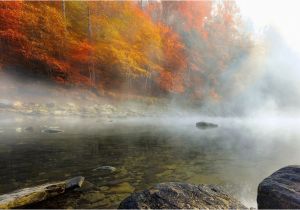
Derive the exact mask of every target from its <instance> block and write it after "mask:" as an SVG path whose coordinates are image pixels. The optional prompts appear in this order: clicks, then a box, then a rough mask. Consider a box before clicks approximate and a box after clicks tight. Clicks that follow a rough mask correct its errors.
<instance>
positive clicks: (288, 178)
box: [257, 166, 300, 209]
mask: <svg viewBox="0 0 300 210" xmlns="http://www.w3.org/2000/svg"><path fill="white" fill-rule="evenodd" d="M257 205H258V208H259V209H299V208H300V166H287V167H284V168H281V169H279V170H278V171H276V172H275V173H273V174H272V175H271V176H269V177H267V178H265V179H264V180H263V181H262V182H261V183H260V184H259V186H258V193H257Z"/></svg>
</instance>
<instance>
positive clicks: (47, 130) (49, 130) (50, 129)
mask: <svg viewBox="0 0 300 210" xmlns="http://www.w3.org/2000/svg"><path fill="white" fill-rule="evenodd" d="M42 132H43V133H62V132H64V131H63V130H60V129H59V128H58V127H48V128H45V129H44V130H42Z"/></svg>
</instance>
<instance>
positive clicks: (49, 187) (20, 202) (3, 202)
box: [0, 176, 84, 209]
mask: <svg viewBox="0 0 300 210" xmlns="http://www.w3.org/2000/svg"><path fill="white" fill-rule="evenodd" d="M83 181H84V177H82V176H79V177H75V178H72V179H69V180H66V181H61V182H54V183H48V184H44V185H39V186H36V187H31V188H24V189H21V190H17V191H15V192H12V193H9V194H4V195H1V196H0V209H10V208H19V207H23V206H27V205H29V204H32V203H36V202H40V201H43V200H46V199H48V198H51V197H54V196H57V195H59V194H63V193H65V192H66V190H69V189H74V188H76V187H81V185H82V183H83Z"/></svg>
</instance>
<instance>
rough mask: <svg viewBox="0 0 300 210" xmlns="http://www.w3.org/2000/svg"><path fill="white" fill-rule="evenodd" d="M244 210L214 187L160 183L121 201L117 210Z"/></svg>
mask: <svg viewBox="0 0 300 210" xmlns="http://www.w3.org/2000/svg"><path fill="white" fill-rule="evenodd" d="M182 208H184V209H191V208H199V209H246V206H244V205H243V204H241V203H240V202H239V201H238V200H236V199H235V198H233V197H232V196H230V195H229V194H227V193H226V192H224V191H223V189H222V188H221V187H219V186H216V185H204V184H201V185H193V184H186V183H176V182H169V183H161V184H158V185H156V186H155V187H152V188H150V189H147V190H144V191H142V192H137V193H133V194H132V195H131V196H129V197H128V198H126V199H125V200H123V201H122V202H121V204H120V206H119V209H182Z"/></svg>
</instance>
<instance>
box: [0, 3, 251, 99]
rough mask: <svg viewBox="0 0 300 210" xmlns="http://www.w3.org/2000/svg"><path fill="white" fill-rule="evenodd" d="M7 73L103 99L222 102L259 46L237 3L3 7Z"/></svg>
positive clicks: (0, 46) (0, 41)
mask: <svg viewBox="0 0 300 210" xmlns="http://www.w3.org/2000/svg"><path fill="white" fill-rule="evenodd" d="M0 23H1V25H0V52H1V54H0V67H1V69H10V68H12V67H13V68H16V69H18V73H20V74H22V75H34V76H35V77H38V78H40V79H43V80H49V81H51V82H53V83H55V84H58V85H62V86H66V87H73V86H77V87H83V88H87V89H92V90H93V91H95V92H97V93H101V92H104V91H115V92H118V91H120V90H122V91H125V92H128V93H131V94H136V95H147V96H160V97H164V96H167V95H181V96H184V97H188V98H192V99H201V100H202V99H207V98H210V99H215V100H218V99H219V98H221V97H222V94H223V93H222V88H221V86H220V78H221V76H222V74H223V73H224V72H226V70H227V69H228V68H230V66H231V65H233V64H234V63H237V62H239V61H240V60H241V59H242V58H243V57H245V56H247V54H248V53H249V52H250V49H251V47H252V46H253V43H252V41H251V37H250V35H249V34H248V33H246V30H245V28H244V26H243V23H242V21H241V18H240V15H239V11H238V8H237V6H236V4H235V2H234V1H218V2H214V1H122V2H121V1H48V2H26V1H18V2H3V1H1V2H0Z"/></svg>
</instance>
